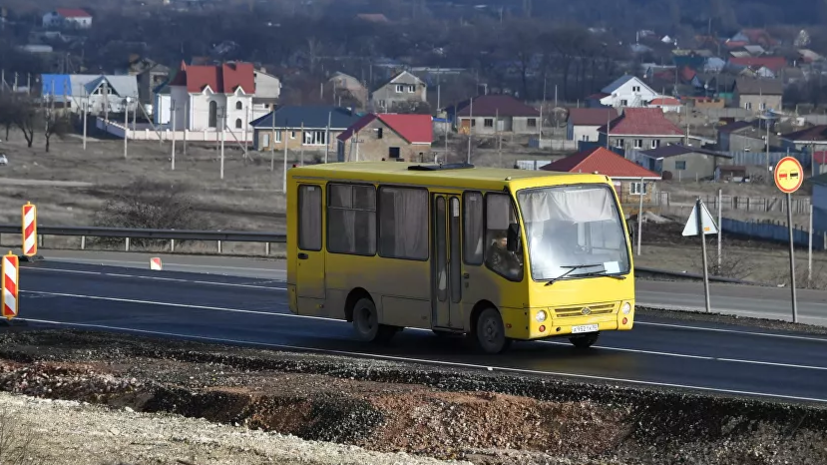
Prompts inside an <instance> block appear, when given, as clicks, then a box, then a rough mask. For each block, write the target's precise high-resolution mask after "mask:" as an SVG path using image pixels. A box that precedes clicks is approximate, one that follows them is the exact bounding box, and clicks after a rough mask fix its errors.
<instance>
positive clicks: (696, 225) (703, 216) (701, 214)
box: [683, 197, 718, 313]
mask: <svg viewBox="0 0 827 465" xmlns="http://www.w3.org/2000/svg"><path fill="white" fill-rule="evenodd" d="M708 234H718V225H717V224H715V220H713V219H712V215H711V214H710V213H709V210H707V209H706V205H704V203H703V202H702V201H701V198H700V197H698V199H697V200H696V201H695V206H694V207H693V208H692V213H690V214H689V218H688V219H687V220H686V226H684V227H683V235H684V236H701V253H702V254H703V267H704V305H705V306H706V311H707V313H709V312H710V304H709V269H708V267H707V264H706V262H707V257H706V236H707V235H708Z"/></svg>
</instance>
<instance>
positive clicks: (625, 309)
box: [622, 302, 632, 315]
mask: <svg viewBox="0 0 827 465" xmlns="http://www.w3.org/2000/svg"><path fill="white" fill-rule="evenodd" d="M622 310H623V314H624V315H628V314H629V313H631V312H632V304H630V303H629V302H624V303H623V309H622Z"/></svg>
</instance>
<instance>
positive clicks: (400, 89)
mask: <svg viewBox="0 0 827 465" xmlns="http://www.w3.org/2000/svg"><path fill="white" fill-rule="evenodd" d="M402 92H405V86H403V85H402V84H397V85H396V93H397V94H401V93H402Z"/></svg>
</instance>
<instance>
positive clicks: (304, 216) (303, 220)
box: [298, 186, 322, 251]
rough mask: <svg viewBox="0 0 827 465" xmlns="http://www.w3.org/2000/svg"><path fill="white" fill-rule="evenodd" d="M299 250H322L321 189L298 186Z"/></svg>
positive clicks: (318, 187)
mask: <svg viewBox="0 0 827 465" xmlns="http://www.w3.org/2000/svg"><path fill="white" fill-rule="evenodd" d="M298 211H299V248H300V249H301V250H314V251H318V250H322V188H321V187H320V186H299V210H298Z"/></svg>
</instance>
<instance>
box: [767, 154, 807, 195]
mask: <svg viewBox="0 0 827 465" xmlns="http://www.w3.org/2000/svg"><path fill="white" fill-rule="evenodd" d="M773 171H774V174H773V176H774V177H775V185H776V187H778V189H779V190H780V191H781V192H783V193H785V194H792V193H793V192H795V191H797V190H798V188H799V187H801V183H802V182H804V170H803V169H802V168H801V163H799V162H798V160H796V159H795V158H793V157H784V158H782V159H781V160H779V161H778V164H777V165H775V170H773Z"/></svg>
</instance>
